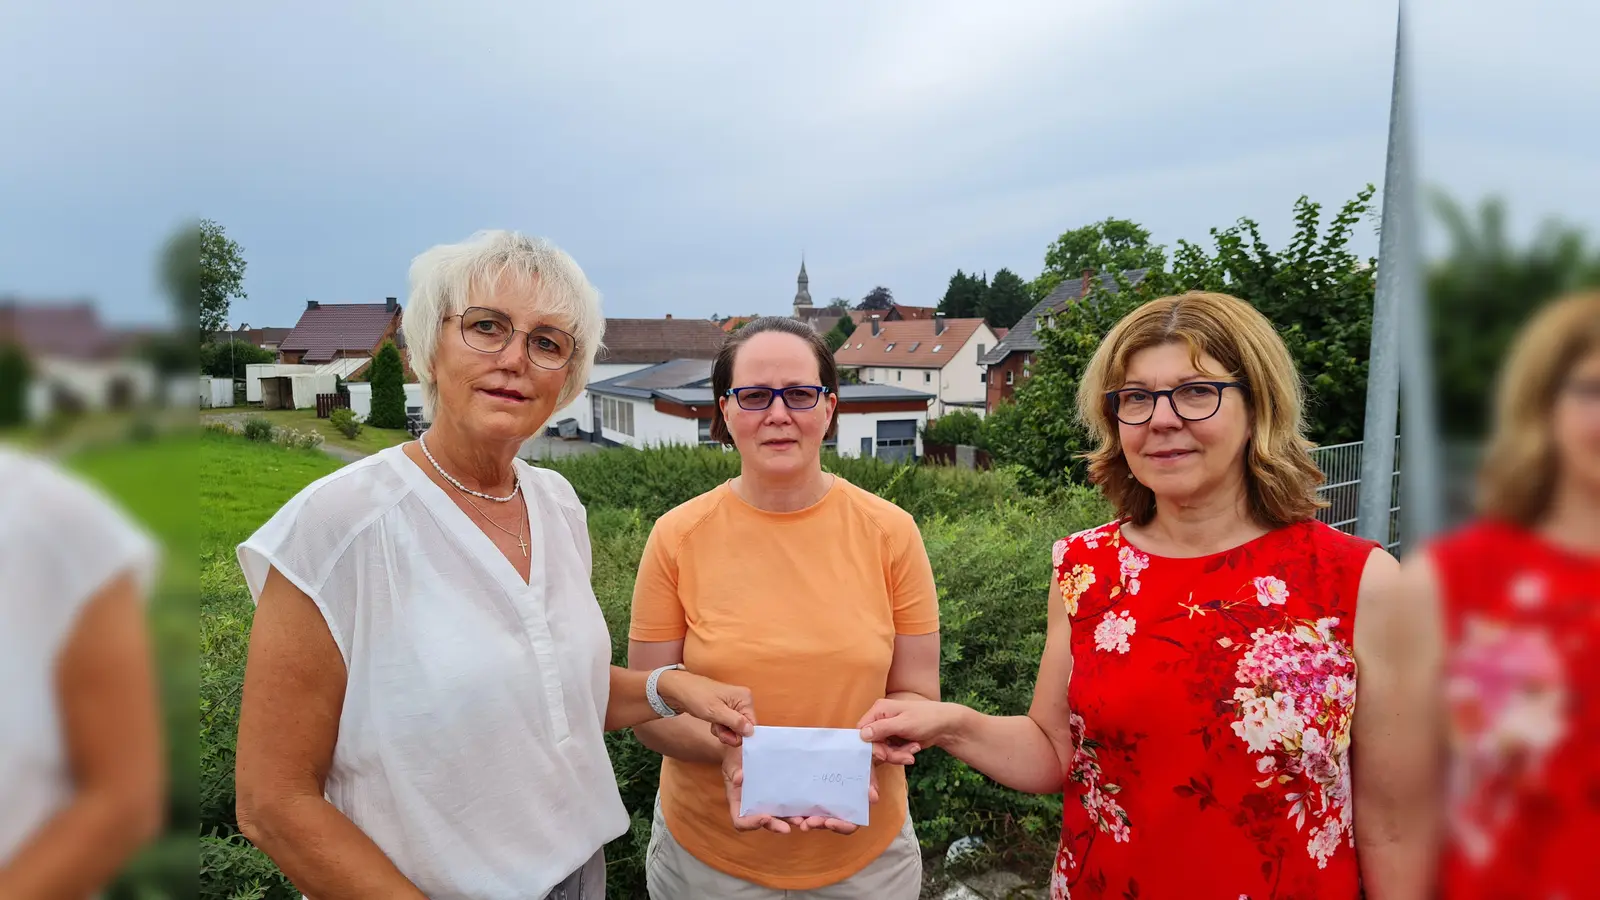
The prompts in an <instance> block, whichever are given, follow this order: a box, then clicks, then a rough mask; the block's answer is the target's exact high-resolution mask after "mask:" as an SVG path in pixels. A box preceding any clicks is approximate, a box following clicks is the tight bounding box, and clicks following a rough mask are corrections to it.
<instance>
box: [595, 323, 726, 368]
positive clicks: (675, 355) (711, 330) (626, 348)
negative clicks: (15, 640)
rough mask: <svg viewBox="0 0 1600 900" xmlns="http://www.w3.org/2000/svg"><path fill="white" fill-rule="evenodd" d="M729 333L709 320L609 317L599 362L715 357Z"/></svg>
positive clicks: (660, 360) (597, 358)
mask: <svg viewBox="0 0 1600 900" xmlns="http://www.w3.org/2000/svg"><path fill="white" fill-rule="evenodd" d="M727 338H728V336H727V335H726V334H724V333H723V331H722V328H721V327H720V326H718V325H717V323H715V322H713V321H711V320H710V319H606V334H605V338H604V339H603V341H602V343H603V344H604V345H605V346H604V347H603V348H602V349H601V350H600V352H599V354H597V355H596V356H595V362H599V363H663V362H666V361H668V360H672V359H715V358H716V356H717V351H718V350H721V349H722V342H723V341H725V340H727Z"/></svg>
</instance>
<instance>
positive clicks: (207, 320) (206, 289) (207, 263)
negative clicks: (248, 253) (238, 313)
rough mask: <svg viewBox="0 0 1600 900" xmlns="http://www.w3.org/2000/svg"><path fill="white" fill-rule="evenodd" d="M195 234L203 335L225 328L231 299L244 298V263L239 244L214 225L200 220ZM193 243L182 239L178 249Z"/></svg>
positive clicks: (211, 222) (210, 221) (201, 330)
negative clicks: (198, 259) (196, 234)
mask: <svg viewBox="0 0 1600 900" xmlns="http://www.w3.org/2000/svg"><path fill="white" fill-rule="evenodd" d="M197 232H198V250H199V258H200V265H199V272H198V275H197V277H198V288H199V291H198V293H199V316H200V332H201V334H202V335H206V334H210V333H212V332H216V331H222V330H224V329H226V328H227V327H228V324H227V323H228V308H229V304H230V302H231V299H232V298H234V297H238V298H239V299H241V300H243V299H245V297H246V296H247V295H246V294H245V292H244V270H245V260H244V252H243V251H241V250H240V249H239V245H238V244H236V243H234V241H233V240H232V239H231V238H229V237H228V235H227V233H226V232H224V231H223V230H222V226H221V225H218V224H217V223H216V222H213V221H212V220H210V219H201V220H200V225H199V227H198V229H197ZM193 243H195V241H193V240H192V239H185V240H184V241H183V242H181V246H182V249H184V250H185V251H187V249H188V248H189V247H190V246H191V245H192V244H193Z"/></svg>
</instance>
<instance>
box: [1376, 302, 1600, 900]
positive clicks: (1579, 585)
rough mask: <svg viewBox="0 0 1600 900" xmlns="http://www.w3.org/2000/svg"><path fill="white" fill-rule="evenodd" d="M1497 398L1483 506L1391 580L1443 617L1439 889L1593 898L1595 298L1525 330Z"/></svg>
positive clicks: (1597, 675) (1599, 356)
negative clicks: (1445, 770)
mask: <svg viewBox="0 0 1600 900" xmlns="http://www.w3.org/2000/svg"><path fill="white" fill-rule="evenodd" d="M1496 406H1497V409H1496V416H1495V418H1496V422H1495V429H1494V434H1493V435H1492V437H1491V439H1490V442H1489V448H1488V454H1487V456H1486V458H1485V465H1484V469H1483V472H1482V481H1481V487H1482V488H1483V490H1482V493H1481V496H1480V511H1481V517H1480V518H1479V519H1478V520H1477V521H1475V522H1472V523H1469V524H1467V525H1466V526H1465V527H1463V528H1461V529H1459V530H1458V531H1456V532H1455V533H1453V534H1450V535H1447V536H1445V537H1444V538H1442V539H1440V540H1438V541H1437V542H1435V543H1434V544H1433V545H1432V546H1430V547H1429V548H1428V552H1427V553H1426V554H1420V555H1419V556H1418V557H1417V558H1416V561H1415V562H1413V561H1412V560H1411V559H1409V558H1408V559H1407V562H1406V566H1405V573H1404V575H1403V576H1402V584H1401V586H1400V589H1401V590H1402V591H1404V592H1405V593H1407V594H1408V595H1409V596H1411V597H1413V598H1437V599H1438V600H1440V601H1442V606H1443V607H1444V609H1445V611H1446V617H1447V622H1448V632H1447V633H1448V637H1449V643H1448V647H1449V652H1448V656H1447V668H1446V683H1445V688H1446V693H1445V699H1446V709H1447V710H1448V723H1449V731H1448V738H1449V742H1450V746H1451V750H1452V753H1451V764H1450V775H1449V778H1448V780H1447V783H1448V785H1449V796H1448V804H1449V805H1448V807H1447V809H1448V815H1447V816H1446V817H1445V821H1446V823H1447V825H1448V828H1447V831H1446V838H1447V841H1446V844H1445V855H1444V861H1443V867H1442V871H1441V883H1442V887H1443V895H1444V897H1445V898H1447V900H1511V898H1517V900H1522V898H1527V900H1559V898H1568V900H1577V898H1579V897H1595V896H1600V854H1597V853H1596V849H1597V847H1600V696H1597V694H1596V692H1597V691H1600V293H1589V294H1587V295H1580V296H1575V297H1572V298H1569V299H1566V300H1563V301H1560V302H1557V303H1554V304H1552V305H1550V306H1549V307H1547V308H1545V310H1543V311H1542V312H1541V313H1540V314H1539V315H1538V317H1537V318H1535V319H1534V321H1533V322H1531V323H1530V324H1529V325H1528V327H1527V329H1526V330H1525V331H1524V332H1523V334H1522V335H1521V336H1520V337H1519V338H1518V340H1517V343H1516V346H1515V347H1514V348H1513V349H1512V352H1511V355H1510V357H1509V359H1508V361H1507V365H1506V369H1505V372H1504V374H1503V377H1502V381H1501V384H1500V393H1499V397H1498V398H1497V404H1496Z"/></svg>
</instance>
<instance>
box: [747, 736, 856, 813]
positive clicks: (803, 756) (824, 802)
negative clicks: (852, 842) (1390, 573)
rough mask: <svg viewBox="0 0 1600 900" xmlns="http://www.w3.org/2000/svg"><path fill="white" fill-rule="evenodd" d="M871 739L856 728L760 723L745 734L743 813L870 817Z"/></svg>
mask: <svg viewBox="0 0 1600 900" xmlns="http://www.w3.org/2000/svg"><path fill="white" fill-rule="evenodd" d="M871 777H872V745H871V744H869V743H867V742H866V741H863V740H862V739H861V732H859V731H856V730H855V729H853V728H774V727H768V726H762V725H758V726H756V730H755V734H753V735H751V736H749V737H747V738H745V739H744V787H743V789H742V790H741V792H740V801H741V802H740V806H739V815H741V816H760V815H766V816H778V817H781V818H789V817H791V816H829V817H831V818H835V819H842V820H844V821H846V822H850V823H853V824H855V825H862V826H865V825H866V824H868V822H867V811H868V802H867V787H868V784H869V782H870V779H871Z"/></svg>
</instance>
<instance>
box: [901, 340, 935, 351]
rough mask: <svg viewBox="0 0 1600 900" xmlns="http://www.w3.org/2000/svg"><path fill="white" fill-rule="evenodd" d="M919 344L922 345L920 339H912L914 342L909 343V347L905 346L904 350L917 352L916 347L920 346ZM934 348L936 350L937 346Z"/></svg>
mask: <svg viewBox="0 0 1600 900" xmlns="http://www.w3.org/2000/svg"><path fill="white" fill-rule="evenodd" d="M921 346H922V342H921V341H914V342H913V343H912V344H911V346H910V347H907V348H906V352H907V353H915V352H917V348H918V347H921ZM934 349H935V350H937V349H938V348H937V347H935V348H934Z"/></svg>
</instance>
